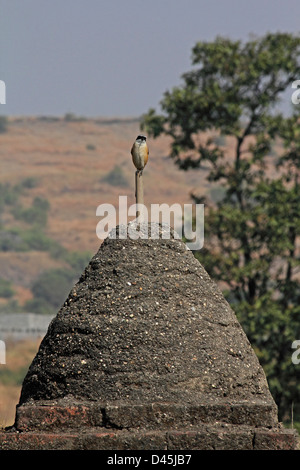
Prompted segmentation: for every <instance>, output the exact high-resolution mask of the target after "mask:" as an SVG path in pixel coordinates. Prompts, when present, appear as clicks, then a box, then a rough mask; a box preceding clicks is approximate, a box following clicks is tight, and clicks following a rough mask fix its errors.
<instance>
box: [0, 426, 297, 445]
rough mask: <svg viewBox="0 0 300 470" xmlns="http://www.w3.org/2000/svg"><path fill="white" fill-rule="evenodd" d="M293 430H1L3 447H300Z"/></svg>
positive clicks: (239, 428) (229, 427)
mask: <svg viewBox="0 0 300 470" xmlns="http://www.w3.org/2000/svg"><path fill="white" fill-rule="evenodd" d="M297 449H298V435H297V433H296V432H294V431H293V430H287V429H282V428H281V427H278V428H277V429H267V428H254V427H251V426H245V425H241V426H239V425H230V424H225V423H223V424H222V423H218V424H213V425H209V424H203V425H202V426H200V427H198V428H197V429H181V430H178V429H176V430H172V429H171V430H160V431H155V430H153V431H145V430H139V429H135V430H133V431H128V430H108V429H105V428H102V429H101V428H98V429H95V428H93V429H90V428H87V429H85V430H84V431H82V430H78V431H77V432H76V431H74V429H72V430H69V431H68V430H65V432H52V433H51V432H48V433H47V432H38V431H37V432H32V431H29V432H17V431H15V430H13V429H12V430H10V431H4V432H0V450H168V451H172V450H174V451H175V450H184V451H186V450H297Z"/></svg>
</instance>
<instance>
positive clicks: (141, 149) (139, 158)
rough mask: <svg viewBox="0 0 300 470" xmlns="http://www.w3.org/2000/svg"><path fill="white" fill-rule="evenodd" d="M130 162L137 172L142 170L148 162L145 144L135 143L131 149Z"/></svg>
mask: <svg viewBox="0 0 300 470" xmlns="http://www.w3.org/2000/svg"><path fill="white" fill-rule="evenodd" d="M131 155H132V161H133V164H134V166H135V167H136V168H137V169H138V170H143V169H144V168H145V166H146V164H147V162H148V156H149V151H148V146H147V144H146V142H142V143H141V144H139V143H138V142H135V143H134V144H133V146H132V149H131Z"/></svg>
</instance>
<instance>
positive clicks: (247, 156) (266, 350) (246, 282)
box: [141, 33, 300, 419]
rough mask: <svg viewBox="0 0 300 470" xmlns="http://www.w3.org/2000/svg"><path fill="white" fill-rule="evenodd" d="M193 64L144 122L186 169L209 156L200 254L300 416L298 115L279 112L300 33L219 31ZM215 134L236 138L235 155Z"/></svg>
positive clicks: (296, 70) (284, 404)
mask: <svg viewBox="0 0 300 470" xmlns="http://www.w3.org/2000/svg"><path fill="white" fill-rule="evenodd" d="M192 63H193V66H194V67H193V69H192V70H191V71H189V72H188V73H185V74H184V75H183V77H182V78H183V84H182V85H181V86H178V87H175V88H173V89H172V90H171V91H167V92H166V93H165V94H164V97H163V99H162V101H161V103H160V105H161V113H156V111H155V110H154V109H150V110H149V112H148V113H147V114H146V115H145V116H144V117H143V120H142V123H141V128H142V129H143V130H146V131H148V133H149V135H150V136H152V137H154V138H156V137H158V136H159V135H161V134H166V135H168V136H170V137H171V148H170V157H171V158H173V159H174V162H175V164H176V165H178V167H179V168H180V169H182V170H186V171H187V170H189V169H196V170H198V171H199V170H201V169H203V168H204V164H205V166H206V168H207V166H208V167H209V171H208V173H207V178H208V180H209V181H210V182H212V183H213V182H214V183H218V185H219V187H223V189H224V192H223V197H222V198H221V200H217V201H215V203H213V202H212V201H209V200H208V199H204V198H199V197H197V196H196V195H195V194H193V195H192V197H193V199H194V201H195V202H205V203H206V217H205V225H206V226H205V233H206V239H205V246H204V248H203V249H202V250H201V251H200V252H198V253H196V254H195V255H196V256H197V257H198V258H199V259H200V261H201V262H202V264H203V265H204V267H205V268H206V269H207V271H208V272H209V273H210V275H211V276H212V277H213V278H214V279H216V280H217V281H222V282H223V283H224V282H225V283H227V289H226V290H225V295H226V296H227V298H228V300H229V302H230V303H231V305H232V307H233V308H234V309H235V311H236V314H237V316H238V318H239V320H240V322H241V324H242V326H243V327H244V329H245V331H246V333H247V335H248V337H249V340H250V341H251V343H252V345H253V347H254V349H255V351H256V353H257V355H258V357H259V359H260V361H261V363H262V365H263V367H264V369H265V371H266V375H267V378H268V380H269V384H270V389H271V392H272V394H273V396H274V398H275V400H276V402H277V405H278V407H279V416H280V418H281V419H283V418H285V416H286V415H288V414H289V412H290V406H291V403H292V402H294V403H299V418H300V381H299V378H300V371H299V366H298V368H297V367H296V366H295V365H294V364H292V362H291V355H292V350H291V344H292V342H293V341H294V340H295V339H300V321H299V305H300V302H299V300H300V285H299V280H297V278H296V276H295V274H296V271H297V268H298V267H299V249H298V250H297V241H298V237H299V234H300V223H299V217H298V214H299V210H300V197H299V196H300V192H299V191H300V187H299V170H300V168H299V162H300V144H299V119H298V116H297V113H295V114H293V115H292V116H290V117H289V118H286V117H284V116H283V115H282V114H281V113H280V112H278V111H277V110H276V105H277V104H278V103H279V101H280V98H281V95H282V93H283V92H284V91H285V90H286V89H287V87H288V86H289V85H290V84H291V83H292V81H294V80H296V79H298V78H299V77H300V38H299V37H295V36H293V35H290V34H283V33H278V34H266V35H265V36H263V37H262V38H256V39H252V40H249V41H248V42H246V43H242V42H241V41H231V40H229V39H225V38H221V37H218V38H216V40H215V41H214V42H199V43H197V44H196V45H195V47H194V48H193V51H192ZM216 132H218V133H219V135H222V136H230V139H231V140H232V141H233V142H234V146H233V147H230V148H233V150H232V151H231V154H230V155H228V150H227V153H226V155H225V152H224V148H223V147H220V146H218V145H217V143H218V140H216V139H214V138H213V137H212V136H213V135H214V133H216ZM275 142H279V143H281V145H282V152H281V155H280V156H279V157H277V156H276V154H274V151H273V149H274V143H275ZM271 150H272V153H271Z"/></svg>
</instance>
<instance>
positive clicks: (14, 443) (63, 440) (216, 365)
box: [0, 225, 298, 450]
mask: <svg viewBox="0 0 300 470" xmlns="http://www.w3.org/2000/svg"><path fill="white" fill-rule="evenodd" d="M159 227H160V229H159V232H160V236H159V238H158V239H155V238H148V239H147V238H145V239H142V238H139V239H137V240H133V239H131V238H130V237H127V238H126V239H118V238H116V239H114V238H112V236H110V237H108V238H107V239H106V240H105V241H104V242H103V243H102V245H101V246H100V249H99V251H98V252H97V253H96V254H95V256H94V257H93V258H92V259H91V261H90V263H89V265H88V266H87V268H86V269H85V271H84V273H83V274H82V276H81V277H80V279H79V281H78V282H77V284H76V285H75V286H74V287H73V288H72V290H71V292H70V294H69V296H68V298H67V299H66V301H65V303H64V304H63V306H62V307H61V309H60V310H59V312H58V314H57V315H56V317H55V318H54V319H53V320H52V322H51V324H50V325H49V328H48V332H47V334H46V335H45V337H44V339H43V341H42V343H41V345H40V348H39V351H38V353H37V355H36V357H35V358H34V360H33V362H32V364H31V366H30V368H29V370H28V373H27V375H26V377H25V379H24V382H23V386H22V391H21V396H20V401H19V404H18V405H17V408H16V418H15V424H14V426H12V427H11V428H9V429H7V430H6V431H4V432H2V433H0V449H114V450H124V449H125V450H131V449H135V450H136V449H147V450H149V449H155V450H166V449H168V450H171V449H173V450H181V449H185V450H187V449H189V450H192V449H207V450H209V449H245V450H246V449H254V450H255V449H296V448H297V441H298V435H297V433H296V432H295V431H294V430H287V429H284V428H283V427H282V425H281V424H280V423H279V422H278V418H277V407H276V405H275V403H274V400H273V398H272V396H271V394H270V391H269V388H268V384H267V381H266V377H265V374H264V372H263V369H262V367H261V366H260V364H259V362H258V359H257V357H256V355H255V353H254V351H253V349H252V347H251V345H250V343H249V341H248V339H247V337H246V335H245V333H244V331H243V329H242V327H241V325H240V324H239V322H238V321H237V318H236V316H235V314H234V312H233V311H232V309H231V308H230V306H229V304H228V303H227V302H226V300H225V299H224V297H223V295H222V293H221V291H220V290H219V288H218V287H217V286H216V284H215V283H214V282H213V281H212V280H211V279H210V277H209V276H208V274H207V273H206V271H205V270H204V268H203V267H202V266H201V264H200V263H199V262H198V261H197V260H196V259H195V257H194V255H193V253H192V252H191V251H190V250H188V249H187V247H186V245H185V244H184V243H183V242H182V241H181V240H179V239H177V238H176V237H174V232H172V231H171V233H172V234H173V235H171V237H169V239H167V238H166V239H165V238H164V236H165V233H166V227H164V226H159ZM147 228H148V225H147ZM168 230H169V228H168V229H167V231H168ZM116 233H117V234H118V228H117V230H116ZM53 295H55V292H53Z"/></svg>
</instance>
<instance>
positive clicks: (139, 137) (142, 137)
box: [136, 135, 147, 140]
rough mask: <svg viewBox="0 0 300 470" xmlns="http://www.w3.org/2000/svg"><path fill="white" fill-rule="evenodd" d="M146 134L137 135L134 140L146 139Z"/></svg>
mask: <svg viewBox="0 0 300 470" xmlns="http://www.w3.org/2000/svg"><path fill="white" fill-rule="evenodd" d="M146 138H147V137H146V136H145V135H138V136H137V138H136V140H146Z"/></svg>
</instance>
